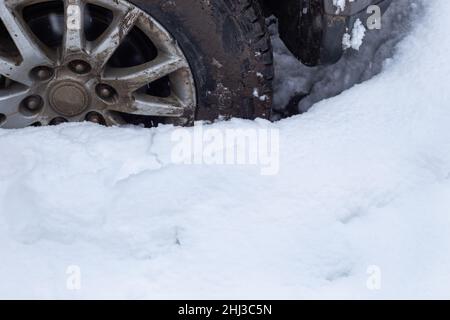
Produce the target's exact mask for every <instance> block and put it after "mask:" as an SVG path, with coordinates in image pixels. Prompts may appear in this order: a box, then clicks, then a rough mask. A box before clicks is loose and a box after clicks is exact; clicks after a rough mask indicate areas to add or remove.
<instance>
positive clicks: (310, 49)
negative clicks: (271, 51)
mask: <svg viewBox="0 0 450 320" xmlns="http://www.w3.org/2000/svg"><path fill="white" fill-rule="evenodd" d="M261 1H262V5H263V7H264V9H265V12H266V15H270V14H273V15H275V16H276V17H277V18H278V20H279V26H280V37H281V39H283V41H284V42H285V44H286V46H287V47H288V48H289V49H290V50H291V52H292V53H293V54H294V55H295V56H296V57H297V58H299V59H300V60H301V61H302V62H303V63H304V64H306V65H310V66H315V65H318V64H330V63H335V62H336V61H338V60H339V59H340V57H341V56H342V53H343V46H342V41H341V40H342V39H343V37H344V35H345V34H346V33H348V32H351V30H352V28H353V26H354V24H355V22H356V21H357V20H358V19H359V20H360V21H362V22H363V23H364V22H365V21H367V20H368V19H370V17H371V16H372V15H373V14H382V13H383V12H384V11H385V10H386V9H387V8H388V7H389V5H390V3H391V0H284V1H282V2H283V4H280V1H279V0H261ZM373 6H376V7H373ZM378 10H379V11H378ZM380 18H381V17H380Z"/></svg>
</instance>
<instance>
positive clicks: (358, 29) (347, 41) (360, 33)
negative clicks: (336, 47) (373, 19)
mask: <svg viewBox="0 0 450 320" xmlns="http://www.w3.org/2000/svg"><path fill="white" fill-rule="evenodd" d="M365 36H366V27H364V25H363V23H362V22H361V20H360V19H357V20H356V22H355V24H354V26H353V29H352V31H351V34H350V33H346V34H344V38H343V39H342V45H343V47H344V50H347V49H350V48H352V49H354V50H356V51H359V48H361V46H362V44H363V41H364V37H365Z"/></svg>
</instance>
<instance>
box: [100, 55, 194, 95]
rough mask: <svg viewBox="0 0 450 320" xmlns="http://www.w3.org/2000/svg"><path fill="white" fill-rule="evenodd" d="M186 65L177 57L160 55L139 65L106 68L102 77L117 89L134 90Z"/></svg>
mask: <svg viewBox="0 0 450 320" xmlns="http://www.w3.org/2000/svg"><path fill="white" fill-rule="evenodd" d="M186 66H187V65H186V62H185V61H184V60H183V59H181V58H179V57H166V56H162V57H157V58H156V59H154V60H152V61H150V62H148V63H145V64H143V65H140V66H136V67H131V68H122V69H111V70H108V71H106V72H105V77H104V79H105V80H106V82H107V83H110V84H111V85H112V86H113V87H115V88H116V89H117V90H119V91H125V92H134V91H136V90H138V89H140V88H142V87H143V86H145V85H147V84H149V83H152V82H154V81H156V80H158V79H161V78H163V77H165V76H167V75H169V74H171V73H173V72H175V71H177V70H179V69H181V68H184V67H186Z"/></svg>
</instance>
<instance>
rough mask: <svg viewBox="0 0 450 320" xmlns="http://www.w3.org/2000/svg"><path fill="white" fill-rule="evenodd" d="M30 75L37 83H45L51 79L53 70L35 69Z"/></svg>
mask: <svg viewBox="0 0 450 320" xmlns="http://www.w3.org/2000/svg"><path fill="white" fill-rule="evenodd" d="M31 75H32V77H33V78H34V79H36V80H38V81H47V80H50V79H51V78H52V77H53V70H52V69H51V68H49V67H36V68H34V69H33V70H31Z"/></svg>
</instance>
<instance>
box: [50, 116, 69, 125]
mask: <svg viewBox="0 0 450 320" xmlns="http://www.w3.org/2000/svg"><path fill="white" fill-rule="evenodd" d="M66 122H67V120H66V119H64V118H63V117H56V118H54V119H53V120H52V121H50V125H51V126H57V125H60V124H62V123H66Z"/></svg>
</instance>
